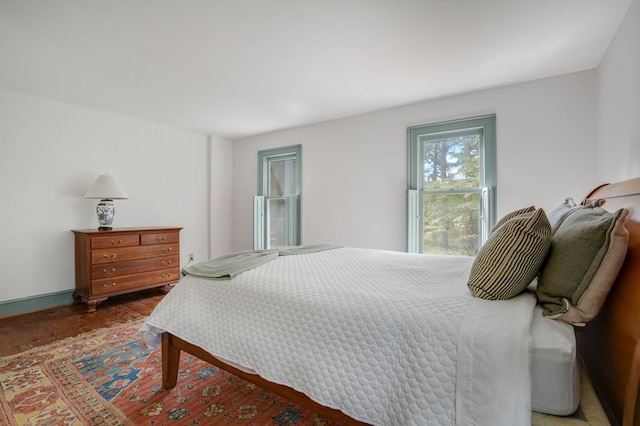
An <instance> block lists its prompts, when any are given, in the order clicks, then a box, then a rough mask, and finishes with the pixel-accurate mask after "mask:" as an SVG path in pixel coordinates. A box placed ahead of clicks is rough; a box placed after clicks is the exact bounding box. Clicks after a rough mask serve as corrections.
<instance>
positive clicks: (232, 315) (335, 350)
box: [143, 179, 640, 425]
mask: <svg viewBox="0 0 640 426" xmlns="http://www.w3.org/2000/svg"><path fill="white" fill-rule="evenodd" d="M639 192H640V179H634V180H630V181H625V182H621V183H618V184H615V185H607V186H603V187H600V188H597V189H596V190H594V191H593V192H592V193H591V194H589V197H588V198H590V199H606V202H605V204H604V205H603V206H602V208H604V209H605V210H607V211H614V210H616V209H620V208H621V207H624V208H626V209H628V212H629V214H628V215H627V216H626V218H625V219H626V220H624V224H625V229H628V231H629V232H628V234H629V235H628V252H627V255H626V260H625V261H624V264H623V265H622V267H621V271H620V274H619V275H618V278H617V280H616V281H615V283H614V284H613V287H612V288H613V289H612V290H611V295H610V297H608V298H607V299H606V303H604V307H603V308H602V310H601V311H600V314H599V315H597V316H596V317H595V319H591V318H589V319H588V323H587V324H586V326H584V327H575V328H574V327H573V326H572V325H569V324H567V323H565V322H561V321H558V320H552V319H549V318H546V317H544V316H543V315H542V314H541V312H542V310H541V309H542V308H541V306H540V305H537V304H536V300H537V299H536V291H537V290H536V288H535V287H536V284H537V279H533V280H531V283H529V281H527V282H526V284H527V285H526V286H525V287H526V289H525V290H524V291H522V289H519V290H518V291H515V293H514V295H510V296H509V297H508V300H485V299H484V298H479V297H474V296H473V295H472V294H471V292H470V291H469V289H470V288H471V287H470V286H468V284H469V283H471V281H472V280H471V279H470V271H471V274H472V276H473V274H474V272H473V271H474V270H475V269H481V268H479V267H478V263H479V260H481V259H479V258H481V257H482V256H481V255H480V254H479V256H478V258H466V257H447V256H423V255H410V254H406V253H397V252H387V251H381V250H365V249H357V248H351V247H339V248H333V247H332V248H329V249H326V250H319V251H317V252H312V253H303V254H297V253H296V254H293V255H281V256H276V257H275V258H274V259H270V260H269V261H268V262H266V263H264V264H261V265H260V266H256V267H254V268H251V269H249V270H247V271H245V272H243V273H241V274H239V275H237V276H236V277H235V278H233V279H231V280H222V281H218V280H211V279H208V278H203V277H199V276H194V275H189V274H188V275H186V276H185V277H184V278H183V279H182V280H181V282H180V283H179V284H177V285H176V287H175V288H174V289H173V290H172V291H171V292H170V293H169V294H168V295H167V297H165V299H163V301H162V302H161V303H160V304H159V305H158V307H157V308H156V310H154V312H153V313H152V315H151V316H150V317H149V319H148V321H147V323H146V325H145V326H144V327H143V333H144V335H145V339H146V340H147V341H151V340H154V338H155V339H161V342H162V351H163V379H162V380H163V386H164V387H165V388H167V389H170V388H172V387H173V386H175V384H176V382H177V373H178V364H179V357H180V352H181V351H186V352H189V353H191V354H193V355H195V356H197V357H199V358H202V359H204V360H205V361H208V362H210V363H212V364H214V365H217V366H218V367H220V368H223V369H225V370H227V371H229V372H231V373H233V374H236V375H237V376H239V377H242V378H244V379H247V380H249V381H252V382H254V383H256V384H258V385H261V386H263V387H265V388H267V389H269V390H272V391H274V392H276V393H278V394H280V395H282V396H284V397H286V398H288V399H290V400H291V401H293V402H296V403H299V404H302V405H305V406H308V407H310V408H312V409H314V410H316V411H317V412H318V413H319V414H322V415H325V416H327V417H330V418H332V419H334V420H337V421H339V422H340V423H343V424H472V423H475V424H528V423H530V414H531V410H532V409H533V410H536V411H543V412H548V413H551V414H558V415H563V414H570V413H571V412H573V411H574V410H575V408H576V406H577V403H578V398H579V374H578V356H579V357H580V359H581V360H582V361H583V362H584V365H585V368H586V370H587V371H588V373H589V374H590V377H591V379H592V382H593V385H594V387H595V389H596V391H597V392H598V394H599V396H600V398H601V400H602V402H603V406H604V407H605V409H606V410H607V412H608V415H609V416H610V418H611V419H612V422H614V423H615V422H619V423H620V424H625V425H627V424H628V425H632V424H637V422H638V420H635V411H636V406H637V385H638V380H639V378H640V369H639V366H640V349H636V346H637V345H636V342H637V341H638V334H639V333H638V328H640V321H638V318H637V317H635V319H634V318H632V316H633V315H636V316H637V315H640V313H637V312H638V310H637V309H635V310H634V309H632V308H630V306H638V305H637V304H634V303H640V301H637V300H636V299H637V298H638V297H640V296H639V295H638V292H637V291H635V290H634V288H635V286H634V284H637V283H638V280H639V274H640V273H639V272H638V268H639V266H637V265H638V263H637V262H638V259H637V258H636V257H637V250H638V249H637V245H638V238H640V237H639V234H640V230H639V229H638V226H637V225H638V213H637V212H640V207H638V204H639V201H640V200H639V196H638V195H637V194H638V193H639ZM625 194H636V195H632V196H623V195H625ZM586 202H587V203H588V202H589V201H588V200H586ZM600 203H601V202H600ZM600 203H598V206H599V205H600ZM518 215H519V216H518V217H517V218H516V219H517V220H521V217H526V218H527V219H526V220H530V219H528V218H530V217H531V216H532V213H526V214H520V213H518ZM572 216H575V215H572ZM569 217H571V216H569ZM506 219H509V218H506ZM514 221H515V220H510V221H508V224H511V222H514ZM568 222H569V221H567V223H568ZM562 226H564V225H562ZM506 227H507V226H506V225H505V226H503V227H500V228H506ZM496 228H498V227H496ZM496 233H499V232H496ZM490 240H491V238H490ZM550 244H551V242H549V245H550ZM625 245H626V242H625ZM625 249H626V247H625ZM530 257H531V256H529V257H528V258H530ZM538 257H539V256H538ZM543 257H544V258H543V259H541V262H545V264H546V263H547V262H548V261H549V260H548V257H549V256H546V257H545V256H544V255H543ZM623 259H624V256H623ZM621 262H622V261H621ZM521 263H522V262H519V264H521ZM534 269H535V268H534ZM426 271H428V272H426ZM542 277H544V275H542V276H541V278H542ZM528 279H529V278H527V280H528ZM394 282H396V283H397V282H399V283H400V284H390V283H394ZM545 282H546V281H545ZM347 283H348V285H347ZM398 285H400V286H399V287H398ZM425 289H427V290H425ZM487 291H489V292H491V291H492V289H488V290H487ZM545 306H546V305H545ZM318 307H319V309H318ZM545 309H546V308H545ZM573 320H574V321H575V319H573ZM581 321H582V320H581ZM574 329H575V330H577V332H576V333H575V334H574ZM576 341H577V345H576ZM601 342H607V344H606V345H602V344H601ZM638 347H640V345H638ZM530 365H531V366H532V368H531V369H530V368H529V366H530ZM549 389H551V390H555V393H553V392H552V391H550V390H549ZM621 389H622V390H621ZM623 418H624V423H623V422H622V419H623Z"/></svg>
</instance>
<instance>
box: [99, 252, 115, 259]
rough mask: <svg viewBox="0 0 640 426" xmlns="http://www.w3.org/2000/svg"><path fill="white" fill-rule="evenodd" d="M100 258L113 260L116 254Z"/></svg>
mask: <svg viewBox="0 0 640 426" xmlns="http://www.w3.org/2000/svg"><path fill="white" fill-rule="evenodd" d="M102 257H103V258H104V259H115V258H116V254H115V253H111V255H108V254H103V255H102Z"/></svg>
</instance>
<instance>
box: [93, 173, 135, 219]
mask: <svg viewBox="0 0 640 426" xmlns="http://www.w3.org/2000/svg"><path fill="white" fill-rule="evenodd" d="M84 198H95V199H99V200H100V202H99V203H98V205H97V207H96V214H97V215H98V224H99V225H100V226H99V227H98V229H99V230H100V231H106V230H110V229H112V228H111V224H112V223H113V217H114V216H115V213H116V208H115V206H114V205H113V200H126V199H127V198H129V197H128V196H127V193H126V192H124V189H122V187H121V186H120V184H119V183H118V181H117V180H116V178H114V177H113V176H111V175H110V174H109V173H105V174H104V175H99V176H98V177H97V179H96V181H95V182H94V183H93V185H91V188H89V190H88V191H87V193H86V194H84Z"/></svg>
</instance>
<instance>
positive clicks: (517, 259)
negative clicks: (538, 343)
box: [467, 209, 551, 300]
mask: <svg viewBox="0 0 640 426" xmlns="http://www.w3.org/2000/svg"><path fill="white" fill-rule="evenodd" d="M550 246H551V225H550V224H549V220H548V219H547V215H546V214H545V212H544V210H542V209H537V210H535V211H533V212H529V213H524V214H520V215H518V216H516V217H514V218H512V219H509V220H508V221H506V222H505V223H504V224H503V225H502V226H500V227H499V228H498V229H496V230H495V231H494V232H493V233H492V234H491V236H490V237H489V239H488V240H487V242H486V243H485V244H484V245H483V246H482V248H481V249H480V251H479V252H478V255H477V256H476V258H475V260H474V262H473V266H472V267H471V273H470V275H469V281H468V283H467V285H468V287H469V290H470V291H471V294H472V295H474V296H475V297H479V298H481V299H488V300H506V299H511V298H512V297H514V296H517V295H518V294H520V293H522V292H523V291H524V290H525V289H526V288H527V287H528V286H529V284H530V283H531V281H533V279H534V278H535V277H536V274H537V273H538V270H539V269H540V266H541V265H542V262H543V261H544V258H545V256H546V254H547V251H548V250H549V247H550Z"/></svg>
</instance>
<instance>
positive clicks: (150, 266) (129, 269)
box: [91, 256, 180, 280]
mask: <svg viewBox="0 0 640 426" xmlns="http://www.w3.org/2000/svg"><path fill="white" fill-rule="evenodd" d="M179 262H180V257H179V256H161V257H157V258H150V259H141V260H128V261H123V262H115V263H102V264H97V265H92V266H91V279H92V280H98V279H101V278H111V277H119V276H121V275H131V274H137V273H140V272H148V271H155V270H158V269H166V268H175V267H178V266H179V264H180V263H179Z"/></svg>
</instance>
